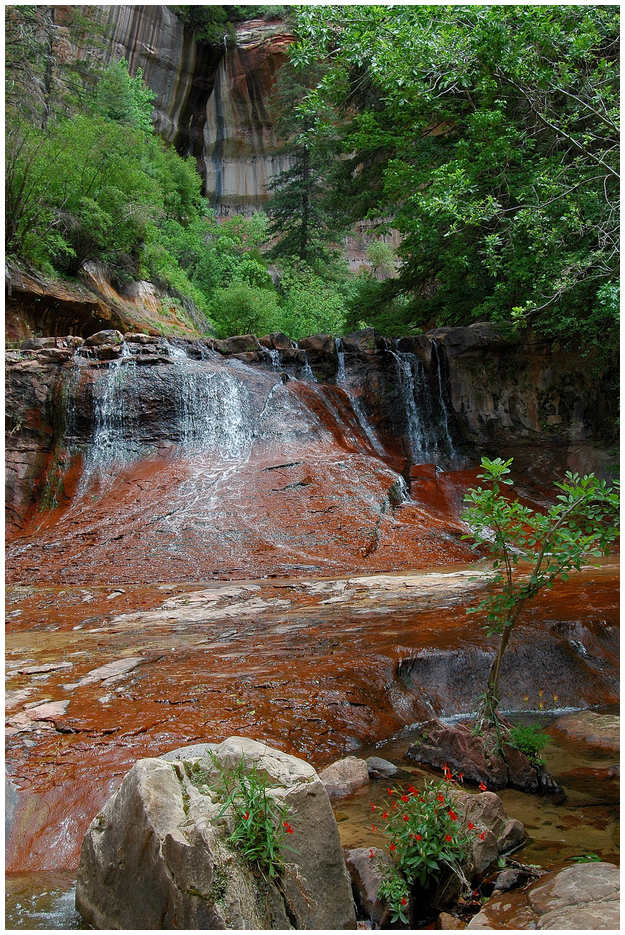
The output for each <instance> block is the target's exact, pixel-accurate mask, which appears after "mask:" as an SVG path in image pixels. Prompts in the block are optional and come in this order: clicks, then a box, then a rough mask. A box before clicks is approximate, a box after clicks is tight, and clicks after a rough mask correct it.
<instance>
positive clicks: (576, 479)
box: [463, 458, 619, 715]
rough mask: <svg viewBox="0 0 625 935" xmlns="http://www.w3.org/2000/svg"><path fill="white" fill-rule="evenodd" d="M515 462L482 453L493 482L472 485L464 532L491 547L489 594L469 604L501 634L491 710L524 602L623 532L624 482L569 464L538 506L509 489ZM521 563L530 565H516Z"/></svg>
mask: <svg viewBox="0 0 625 935" xmlns="http://www.w3.org/2000/svg"><path fill="white" fill-rule="evenodd" d="M511 464H512V459H511V458H510V459H509V460H507V461H504V460H503V459H501V458H495V459H494V460H490V459H489V458H482V461H481V466H482V469H483V473H482V474H479V475H478V477H479V478H480V480H483V481H485V482H486V484H487V485H488V486H486V487H482V486H479V487H474V488H471V489H470V490H469V491H467V493H466V495H465V503H466V504H467V509H466V510H465V512H464V513H463V519H464V521H465V522H466V523H467V524H468V525H469V527H470V529H471V533H470V535H467V536H465V537H464V538H466V539H471V540H472V541H473V542H474V543H475V544H476V545H480V546H483V547H484V548H486V550H487V551H488V552H489V554H490V556H491V558H492V565H493V570H494V573H495V574H494V578H493V587H492V589H491V590H490V592H489V593H488V595H487V596H486V597H485V598H484V599H483V600H482V601H480V602H479V604H478V605H477V606H476V607H471V608H469V609H468V610H467V613H476V612H480V613H484V614H485V628H486V631H487V633H488V634H489V635H492V634H498V635H499V637H500V642H499V648H498V650H497V654H496V656H495V662H494V663H493V668H492V669H491V672H490V673H489V679H488V687H487V692H486V699H487V705H486V706H487V707H488V709H489V710H488V713H489V715H491V714H493V713H494V712H496V709H497V705H498V701H499V696H498V690H499V688H498V686H499V672H500V667H501V658H502V656H503V653H504V652H505V649H506V647H507V644H508V640H509V638H510V633H511V630H512V628H513V626H514V624H515V623H516V621H517V619H518V616H519V614H520V611H521V609H522V607H523V606H524V604H525V603H526V602H527V601H528V600H531V599H532V598H534V597H536V595H537V594H538V593H539V592H540V591H542V590H543V589H544V588H551V587H553V584H554V582H555V581H556V580H558V579H560V580H562V581H566V580H567V579H568V576H569V574H570V572H571V571H579V570H580V569H581V567H582V564H583V563H584V562H586V561H588V558H589V557H600V556H601V555H604V554H607V552H608V550H609V549H610V546H611V545H612V544H613V543H614V542H615V540H616V539H617V537H618V521H619V496H618V485H617V484H615V485H610V484H608V483H606V481H603V480H599V479H598V478H597V477H595V475H594V474H587V475H584V476H583V477H580V475H579V474H576V473H572V472H570V471H567V472H566V475H565V480H564V481H562V482H560V483H557V484H556V487H557V489H558V490H559V491H560V493H558V494H557V497H556V503H555V504H554V505H553V506H551V507H549V508H548V509H547V510H546V511H545V512H544V513H539V512H536V511H534V510H533V509H532V508H531V507H529V506H527V505H525V504H523V503H521V502H520V501H519V500H517V499H515V498H511V497H509V496H505V495H504V492H503V488H505V487H506V486H510V485H511V484H512V480H511V478H510V476H509V475H510V465H511ZM520 563H523V566H527V568H528V573H526V574H520V573H516V571H517V566H518V565H519V564H520Z"/></svg>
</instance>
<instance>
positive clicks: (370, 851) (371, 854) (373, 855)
mask: <svg viewBox="0 0 625 935" xmlns="http://www.w3.org/2000/svg"><path fill="white" fill-rule="evenodd" d="M374 857H375V853H374V851H373V848H372V847H370V848H369V860H373V858H374Z"/></svg>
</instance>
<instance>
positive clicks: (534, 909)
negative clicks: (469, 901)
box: [467, 862, 619, 930]
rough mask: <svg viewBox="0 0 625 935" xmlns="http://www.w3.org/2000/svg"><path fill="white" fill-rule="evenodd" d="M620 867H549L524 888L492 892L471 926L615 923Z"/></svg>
mask: <svg viewBox="0 0 625 935" xmlns="http://www.w3.org/2000/svg"><path fill="white" fill-rule="evenodd" d="M618 927H619V870H618V867H615V866H614V865H613V864H608V863H602V862H601V863H588V864H578V865H577V866H575V867H567V868H566V869H564V870H559V871H556V872H554V873H549V874H547V875H546V876H544V877H542V879H540V880H539V881H538V882H536V883H532V884H531V885H530V886H529V887H527V888H526V889H525V890H524V891H523V892H522V893H514V894H508V893H506V894H505V895H496V896H493V898H492V899H490V900H489V902H488V903H486V905H485V906H484V908H483V909H482V910H481V912H479V913H478V914H477V915H476V916H474V917H473V919H472V920H471V922H470V923H469V924H468V925H467V928H469V929H529V928H538V929H561V930H568V929H574V930H577V929H586V930H592V929H618Z"/></svg>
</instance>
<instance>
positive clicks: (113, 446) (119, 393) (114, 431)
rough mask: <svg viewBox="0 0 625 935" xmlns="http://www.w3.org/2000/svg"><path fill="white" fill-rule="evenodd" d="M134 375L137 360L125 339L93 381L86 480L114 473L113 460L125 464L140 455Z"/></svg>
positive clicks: (84, 475) (140, 446)
mask: <svg viewBox="0 0 625 935" xmlns="http://www.w3.org/2000/svg"><path fill="white" fill-rule="evenodd" d="M135 378H136V362H135V360H134V358H133V357H132V355H131V353H130V350H129V348H128V345H127V344H126V343H125V342H124V343H122V346H121V354H120V356H119V357H118V358H117V360H114V361H112V362H111V363H110V364H109V365H108V367H107V368H106V369H105V370H104V371H103V372H102V373H101V374H98V377H97V379H96V381H95V383H94V385H93V414H94V427H93V435H92V439H91V444H90V445H89V449H88V452H87V457H86V459H85V471H84V474H83V482H84V481H85V480H86V479H88V478H89V477H90V476H91V475H92V474H95V473H97V474H100V475H105V474H108V475H111V469H112V467H113V465H114V464H124V463H126V462H128V461H131V460H135V459H136V458H138V457H139V456H140V455H141V453H142V445H141V444H140V442H138V441H137V439H136V433H135V432H134V430H133V429H134V426H135V424H136V415H137V413H136V411H135V402H136V398H137V394H136V393H133V392H132V391H131V390H130V387H131V386H132V383H133V382H134V380H135Z"/></svg>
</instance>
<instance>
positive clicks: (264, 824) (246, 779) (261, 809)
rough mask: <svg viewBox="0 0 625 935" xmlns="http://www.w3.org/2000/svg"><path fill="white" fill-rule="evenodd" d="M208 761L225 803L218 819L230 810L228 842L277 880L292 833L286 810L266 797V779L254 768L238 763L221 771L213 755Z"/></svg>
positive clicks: (275, 799)
mask: <svg viewBox="0 0 625 935" xmlns="http://www.w3.org/2000/svg"><path fill="white" fill-rule="evenodd" d="M211 759H212V762H213V765H214V766H215V767H216V768H217V770H218V774H219V779H218V783H217V791H218V793H219V794H220V796H221V798H222V800H223V802H224V804H223V807H222V809H221V811H220V813H219V815H220V816H222V815H224V814H225V813H226V811H228V810H230V812H231V814H232V817H233V820H234V830H233V831H232V834H231V835H230V837H229V838H228V840H229V841H230V843H231V844H233V845H234V846H235V847H236V848H237V850H239V851H240V852H241V854H242V855H243V857H244V858H245V860H247V861H249V862H250V863H252V864H255V865H256V866H257V867H258V868H259V869H260V870H261V871H262V872H263V873H267V874H268V875H269V876H270V877H275V876H278V875H279V874H280V872H281V870H282V867H283V866H284V853H285V850H286V849H287V843H286V842H287V836H288V835H291V834H294V833H295V829H294V828H293V827H292V825H291V823H290V822H289V820H288V809H287V806H286V805H285V804H284V803H282V802H280V801H279V800H278V799H277V798H276V797H275V796H272V795H271V794H268V783H267V778H266V776H265V775H264V774H263V773H261V772H260V771H259V770H257V769H256V766H255V765H254V766H252V767H251V768H249V769H248V768H247V766H246V764H245V761H244V760H241V761H240V762H239V763H238V764H237V766H236V767H234V768H232V769H224V768H223V767H222V765H221V763H220V762H219V760H218V759H217V757H216V756H215V755H214V754H211Z"/></svg>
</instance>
